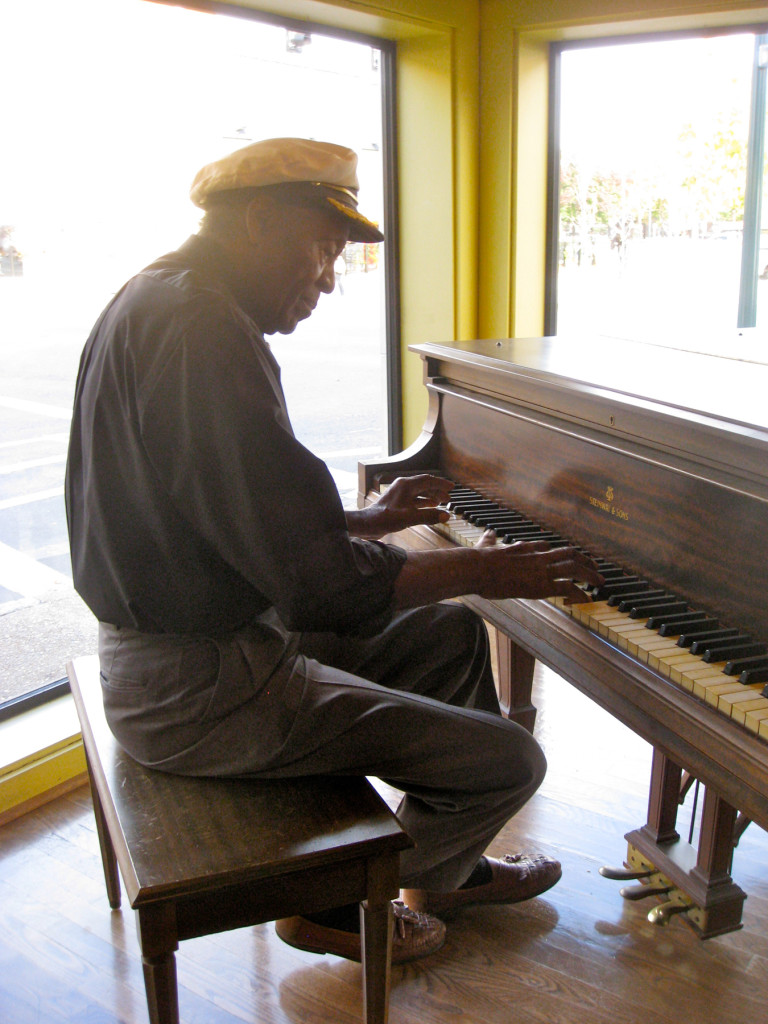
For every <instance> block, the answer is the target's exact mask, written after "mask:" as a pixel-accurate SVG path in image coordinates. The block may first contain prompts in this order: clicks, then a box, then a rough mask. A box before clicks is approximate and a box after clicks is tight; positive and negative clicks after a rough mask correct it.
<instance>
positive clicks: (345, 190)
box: [312, 181, 357, 207]
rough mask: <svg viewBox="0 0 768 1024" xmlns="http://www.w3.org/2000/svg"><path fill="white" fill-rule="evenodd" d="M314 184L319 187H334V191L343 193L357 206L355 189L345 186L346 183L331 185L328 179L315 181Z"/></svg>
mask: <svg viewBox="0 0 768 1024" xmlns="http://www.w3.org/2000/svg"><path fill="white" fill-rule="evenodd" d="M312 184H313V185H317V186H318V187H319V188H330V189H333V191H334V192H341V193H343V195H345V196H347V197H348V198H349V199H351V200H352V202H353V203H354V204H355V207H357V195H356V193H355V190H354V189H351V188H345V186H344V185H329V184H328V183H327V182H326V181H313V182H312Z"/></svg>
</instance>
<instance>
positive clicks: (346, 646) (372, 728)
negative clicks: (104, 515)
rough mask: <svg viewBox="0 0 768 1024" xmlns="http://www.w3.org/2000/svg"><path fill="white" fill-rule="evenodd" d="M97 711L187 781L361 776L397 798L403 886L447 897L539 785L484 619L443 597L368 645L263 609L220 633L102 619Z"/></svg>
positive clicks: (531, 746)
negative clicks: (301, 626)
mask: <svg viewBox="0 0 768 1024" xmlns="http://www.w3.org/2000/svg"><path fill="white" fill-rule="evenodd" d="M99 653H100V659H101V670H102V685H103V690H104V705H105V710H106V714H107V718H108V720H109V723H110V726H111V727H112V730H113V732H114V733H115V735H116V737H117V739H118V740H119V741H120V743H121V744H122V745H123V746H124V747H125V749H126V750H127V751H128V752H129V753H130V754H131V755H132V756H133V757H135V758H136V760H138V761H140V762H141V763H143V764H145V765H149V766H151V767H154V768H157V769H160V770H164V771H169V772H176V773H180V774H188V775H212V776H255V777H258V778H286V777H291V776H301V775H321V774H323V775H370V776H375V777H377V778H380V779H382V780H384V781H385V782H387V783H388V784H389V785H391V786H393V787H394V788H396V789H398V790H400V791H402V793H403V798H402V801H401V803H400V806H399V808H398V811H397V815H398V818H399V820H400V821H401V823H402V825H403V827H404V828H405V829H406V830H407V832H408V833H409V834H410V835H411V837H412V838H413V839H414V841H415V843H416V846H415V848H414V849H413V850H406V851H405V852H404V853H403V855H402V857H401V884H402V886H403V887H407V888H427V889H436V890H439V891H448V890H451V889H454V888H456V887H458V886H459V885H460V884H461V883H462V882H463V881H464V880H465V879H466V878H467V877H468V875H469V874H470V872H471V870H472V868H473V867H474V866H475V864H476V863H477V861H478V859H479V857H480V856H481V855H482V853H483V851H484V850H485V848H486V847H487V845H488V843H489V842H490V841H491V839H492V838H493V837H494V836H495V835H496V834H497V833H498V831H499V830H500V829H501V828H502V827H503V825H504V824H505V823H506V822H507V821H508V820H509V818H510V817H512V815H514V814H515V812H516V811H517V810H519V808H520V807H522V806H523V804H524V803H525V802H526V801H527V800H528V799H529V797H530V796H531V795H532V794H533V793H534V792H535V791H536V789H537V788H538V786H539V785H540V784H541V781H542V779H543V778H544V773H545V770H546V764H545V760H544V755H543V754H542V752H541V749H540V747H539V745H538V743H537V742H536V741H535V740H534V739H533V737H532V736H531V735H530V734H529V733H528V732H527V731H526V730H525V729H523V728H521V727H520V726H518V725H517V724H515V723H514V722H510V721H508V720H507V719H505V718H503V717H502V716H501V714H500V712H499V704H498V700H497V697H496V691H495V688H494V683H493V676H492V672H491V667H490V659H489V650H488V637H487V633H486V630H485V626H484V624H483V622H482V621H481V620H480V619H479V618H478V617H477V616H476V615H474V613H472V612H470V611H469V610H468V609H466V608H465V607H463V606H462V605H458V604H453V603H445V604H437V605H431V606H428V607H424V608H417V609H413V610H411V611H407V612H403V613H401V614H400V615H398V616H397V617H396V618H395V619H394V620H393V621H392V623H391V624H390V625H389V626H388V627H387V629H386V630H384V632H382V633H380V634H378V635H377V636H375V637H373V638H371V639H357V638H350V637H341V636H337V635H335V634H329V633H322V634H317V633H314V634H301V635H299V634H292V633H289V632H288V631H287V630H286V629H285V628H284V626H283V625H282V623H281V622H280V621H279V619H277V617H276V616H275V615H274V614H271V613H267V614H266V615H265V616H262V618H261V619H260V620H259V621H258V622H256V623H255V624H253V625H252V626H249V627H248V628H247V629H243V630H241V631H239V632H238V633H236V634H229V635H227V636H224V637H199V636H167V635H154V634H153V635H150V634H143V633H137V632H135V631H133V630H129V629H119V628H117V627H114V626H109V625H105V624H102V625H101V629H100V651H99Z"/></svg>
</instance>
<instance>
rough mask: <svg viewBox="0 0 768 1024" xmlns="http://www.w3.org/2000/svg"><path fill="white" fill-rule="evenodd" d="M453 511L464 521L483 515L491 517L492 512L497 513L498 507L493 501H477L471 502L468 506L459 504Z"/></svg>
mask: <svg viewBox="0 0 768 1024" xmlns="http://www.w3.org/2000/svg"><path fill="white" fill-rule="evenodd" d="M455 511H456V512H457V514H459V515H462V516H464V518H465V519H470V518H471V517H472V516H481V515H483V513H487V514H488V515H493V513H494V512H498V511H499V506H498V505H497V504H496V502H495V501H477V502H471V503H470V504H468V505H464V504H463V503H462V502H459V504H458V505H457V507H456V509H455Z"/></svg>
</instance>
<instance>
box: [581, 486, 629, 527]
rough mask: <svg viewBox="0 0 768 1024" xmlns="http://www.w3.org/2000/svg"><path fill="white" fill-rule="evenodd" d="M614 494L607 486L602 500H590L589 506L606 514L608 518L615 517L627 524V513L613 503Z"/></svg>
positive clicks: (611, 488)
mask: <svg viewBox="0 0 768 1024" xmlns="http://www.w3.org/2000/svg"><path fill="white" fill-rule="evenodd" d="M614 497H615V492H614V489H613V487H611V486H610V484H609V485H608V487H606V489H605V497H604V498H590V499H589V504H590V505H593V506H594V507H595V508H598V509H600V511H601V512H605V513H607V515H609V516H615V517H616V519H621V520H623V521H624V522H625V523H628V522H629V512H625V511H624V509H623V508H620V507H619V506H618V505H617V504H615V502H614Z"/></svg>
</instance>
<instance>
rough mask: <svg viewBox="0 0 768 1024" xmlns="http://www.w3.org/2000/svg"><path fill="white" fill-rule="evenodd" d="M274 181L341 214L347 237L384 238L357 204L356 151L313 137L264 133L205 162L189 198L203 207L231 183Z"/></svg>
mask: <svg viewBox="0 0 768 1024" xmlns="http://www.w3.org/2000/svg"><path fill="white" fill-rule="evenodd" d="M266 187H275V188H276V189H279V190H280V191H281V192H285V193H287V194H288V197H289V198H290V196H293V197H294V198H295V199H296V201H298V202H309V203H311V204H312V205H317V206H319V207H321V208H324V209H326V210H331V211H332V212H334V213H337V214H339V215H340V216H341V217H343V218H344V219H345V220H346V221H347V222H348V226H349V240H350V242H383V241H384V235H383V234H382V233H381V231H379V229H378V228H377V227H376V225H375V224H374V223H373V221H370V220H368V219H367V217H364V216H363V215H362V214H361V213H358V210H357V192H358V188H359V183H358V180H357V154H356V153H355V152H354V150H352V149H347V147H346V146H337V145H336V144H335V143H333V142H316V141H315V140H314V139H264V140H263V141H261V142H254V143H252V144H251V145H250V146H244V147H243V148H242V149H238V150H235V152H234V153H230V154H229V156H225V157H222V159H221V160H216V161H214V162H213V163H211V164H207V165H206V166H205V167H203V168H202V170H200V171H198V172H197V174H196V175H195V180H194V181H193V182H192V187H191V189H190V193H189V195H190V199H191V200H192V202H193V203H194V204H195V206H200V207H202V208H203V209H205V207H206V206H207V205H208V204H209V201H210V199H211V197H212V196H214V195H217V194H219V193H222V192H231V191H233V190H234V189H245V188H247V189H252V188H266Z"/></svg>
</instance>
